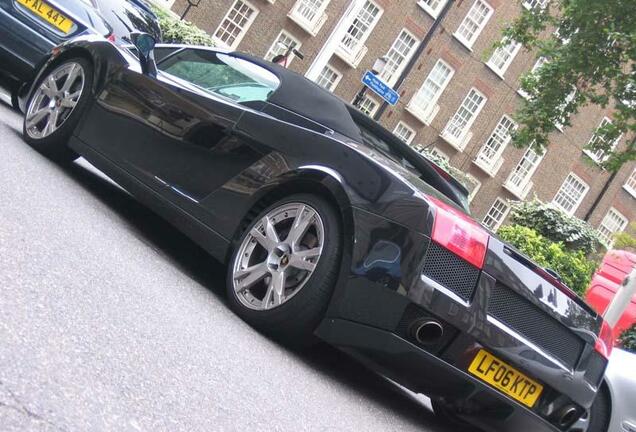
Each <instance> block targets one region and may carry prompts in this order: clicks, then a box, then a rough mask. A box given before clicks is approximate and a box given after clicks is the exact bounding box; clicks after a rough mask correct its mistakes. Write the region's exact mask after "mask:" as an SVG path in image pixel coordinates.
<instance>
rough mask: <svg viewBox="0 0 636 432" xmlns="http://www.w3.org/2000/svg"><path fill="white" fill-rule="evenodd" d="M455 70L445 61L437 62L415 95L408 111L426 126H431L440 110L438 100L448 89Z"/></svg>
mask: <svg viewBox="0 0 636 432" xmlns="http://www.w3.org/2000/svg"><path fill="white" fill-rule="evenodd" d="M454 73H455V70H454V69H453V68H452V67H450V66H449V65H448V64H446V63H445V62H444V61H443V60H441V59H440V60H437V63H435V66H433V69H432V70H431V72H430V73H429V74H428V76H427V77H426V80H424V83H423V84H422V87H420V89H419V90H418V91H417V93H415V94H414V95H413V98H412V99H411V101H410V102H409V105H408V107H407V108H408V110H409V111H410V112H411V114H413V115H414V116H415V117H417V118H418V119H420V120H421V121H422V122H424V124H430V123H431V121H433V118H434V117H435V114H437V111H438V110H439V106H438V105H437V100H438V99H439V97H440V96H441V95H442V93H443V92H444V89H446V86H447V85H448V83H449V82H450V80H451V78H452V77H453V74H454Z"/></svg>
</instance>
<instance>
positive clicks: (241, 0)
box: [212, 0, 260, 49]
mask: <svg viewBox="0 0 636 432" xmlns="http://www.w3.org/2000/svg"><path fill="white" fill-rule="evenodd" d="M238 3H242V4H244V5H246V6H247V7H249V8H250V9H252V10H253V11H254V13H253V14H252V16H251V17H250V19H248V20H247V22H246V23H245V25H244V26H243V27H241V33H240V34H239V35H238V36H237V37H236V39H234V42H232V43H231V44H227V43H226V42H224V41H223V40H222V39H221V38H220V37H219V36H217V33H218V32H219V31H220V30H222V27H223V24H225V21H226V20H228V21H230V14H231V13H232V11H234V8H235V7H236V5H237V4H238ZM259 12H260V11H259V9H258V8H257V7H256V6H254V5H253V4H252V3H250V2H249V1H247V0H235V1H234V3H232V6H230V9H229V10H228V11H227V13H226V14H225V16H224V17H223V19H222V20H221V23H220V24H219V25H218V27H217V28H216V30H214V33H212V35H213V36H212V39H213V40H214V41H215V42H216V43H218V44H219V45H220V46H222V47H226V48H229V49H235V48H236V47H238V46H239V44H240V43H241V41H242V40H243V38H244V37H245V34H246V33H247V31H248V30H249V29H250V27H251V26H252V24H253V23H254V21H255V20H256V17H257V16H258V14H259ZM230 22H231V23H232V24H233V25H236V23H235V22H234V21H230ZM237 27H238V25H237ZM223 31H226V30H225V29H223Z"/></svg>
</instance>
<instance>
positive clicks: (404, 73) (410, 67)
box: [373, 0, 455, 121]
mask: <svg viewBox="0 0 636 432" xmlns="http://www.w3.org/2000/svg"><path fill="white" fill-rule="evenodd" d="M453 3H455V2H454V1H453V0H448V1H447V2H446V4H445V5H444V8H443V9H442V10H441V12H440V13H439V15H438V16H437V18H436V19H435V22H434V23H433V25H432V26H431V28H430V29H429V30H428V32H427V33H426V36H424V39H422V42H420V44H419V45H418V47H417V50H416V51H415V53H414V54H413V55H412V56H411V59H410V60H409V62H408V63H407V64H406V67H405V68H404V70H403V71H402V73H401V74H400V77H399V78H398V80H397V81H396V83H395V86H394V87H393V89H394V90H395V91H398V89H399V88H400V86H401V85H402V83H403V82H404V81H405V80H406V77H407V76H408V75H409V74H410V73H411V71H412V70H413V68H414V67H415V65H416V64H417V62H418V61H419V60H420V57H421V56H422V53H423V52H424V50H425V49H426V47H427V46H428V44H429V42H430V41H431V39H432V38H433V35H434V34H435V30H437V28H438V27H439V26H440V25H441V24H442V21H444V17H446V14H447V13H448V11H449V10H450V8H451V7H452V6H453ZM388 106H389V104H388V103H386V102H384V103H383V104H382V106H381V107H380V109H379V110H378V112H377V113H375V115H374V116H373V119H374V120H375V121H380V118H381V117H382V115H383V114H384V112H385V111H386V109H387V107H388Z"/></svg>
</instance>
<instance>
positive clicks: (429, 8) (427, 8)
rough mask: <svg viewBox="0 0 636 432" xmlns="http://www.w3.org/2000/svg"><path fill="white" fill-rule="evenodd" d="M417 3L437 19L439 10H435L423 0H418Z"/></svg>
mask: <svg viewBox="0 0 636 432" xmlns="http://www.w3.org/2000/svg"><path fill="white" fill-rule="evenodd" d="M417 5H418V6H419V7H421V8H422V9H424V12H426V13H427V14H429V15H430V16H431V18H433V19H435V20H436V19H437V17H438V16H439V12H435V11H434V10H433V9H432V8H431V7H430V6H429V5H427V4H426V3H424V1H423V0H420V1H418V2H417ZM442 7H443V6H442Z"/></svg>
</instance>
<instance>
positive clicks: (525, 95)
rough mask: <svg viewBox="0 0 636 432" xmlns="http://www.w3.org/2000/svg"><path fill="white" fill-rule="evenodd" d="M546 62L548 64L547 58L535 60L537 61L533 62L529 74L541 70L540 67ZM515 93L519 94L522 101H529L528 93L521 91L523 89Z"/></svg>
mask: <svg viewBox="0 0 636 432" xmlns="http://www.w3.org/2000/svg"><path fill="white" fill-rule="evenodd" d="M547 62H548V59H547V58H545V57H539V58H538V59H537V61H536V62H534V65H533V66H532V69H530V73H531V74H533V73H535V72H536V71H538V70H539V69H541V66H543V65H544V64H546V63H547ZM517 93H518V94H519V96H521V97H522V98H524V99H529V98H530V95H529V94H528V93H526V92H525V91H523V89H522V88H521V87H520V88H519V89H518V90H517Z"/></svg>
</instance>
